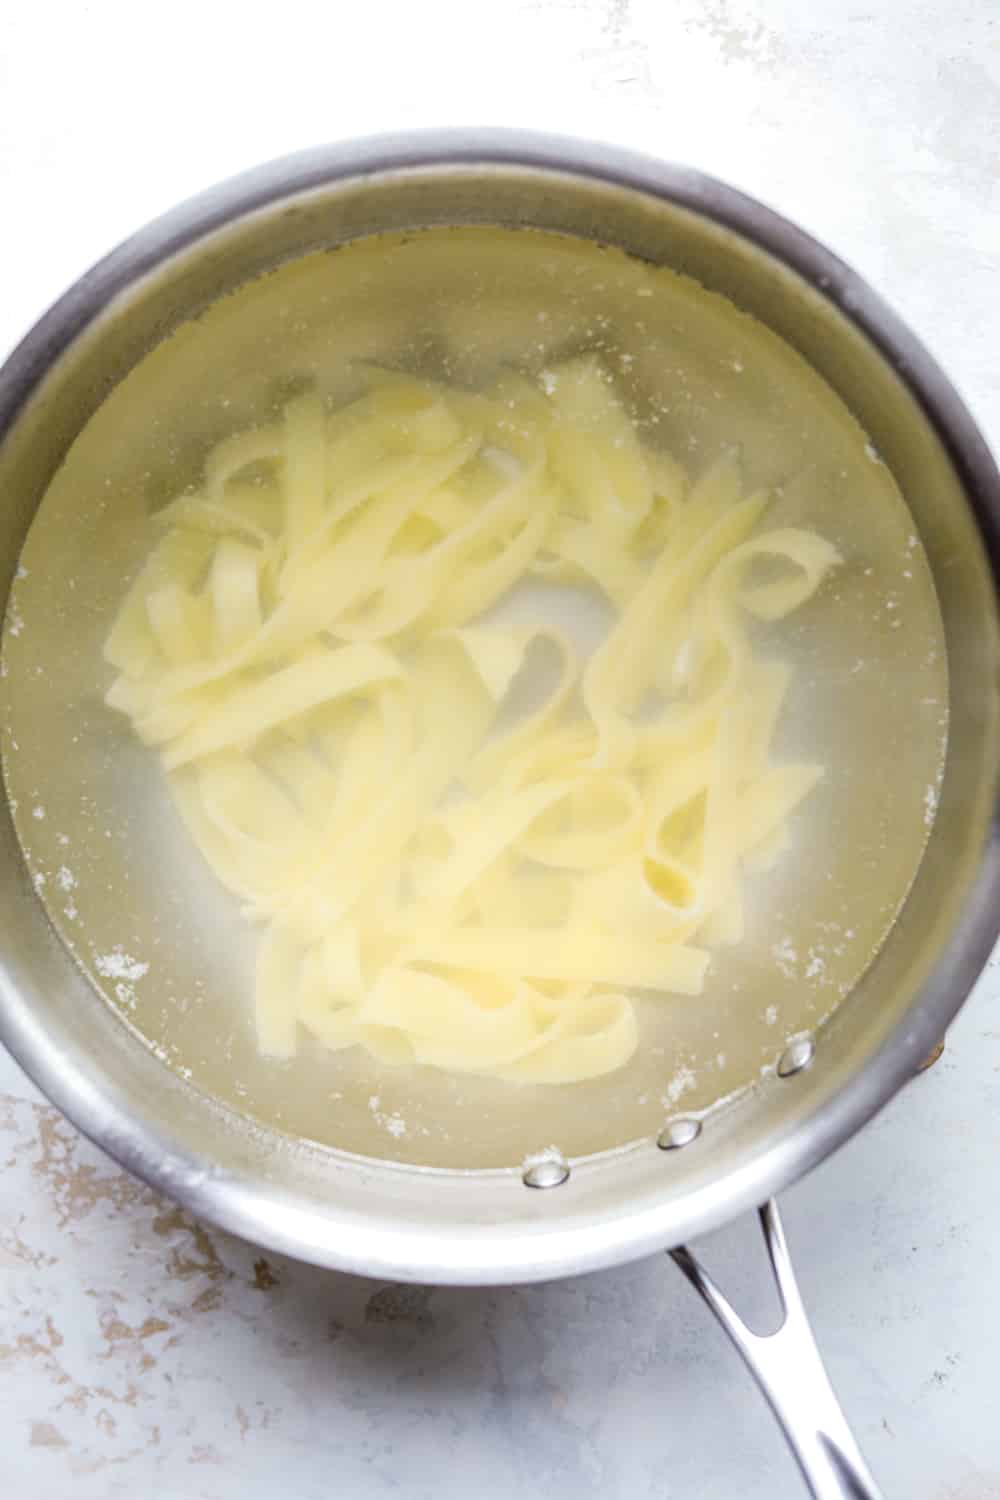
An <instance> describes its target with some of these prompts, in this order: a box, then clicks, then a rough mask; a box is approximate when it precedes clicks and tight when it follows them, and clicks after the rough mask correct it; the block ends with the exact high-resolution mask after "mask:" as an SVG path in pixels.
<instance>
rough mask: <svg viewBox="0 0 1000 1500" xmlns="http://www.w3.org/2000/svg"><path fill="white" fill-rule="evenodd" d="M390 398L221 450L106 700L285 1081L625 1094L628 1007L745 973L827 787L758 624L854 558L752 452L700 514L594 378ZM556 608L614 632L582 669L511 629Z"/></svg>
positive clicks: (677, 475) (137, 597)
mask: <svg viewBox="0 0 1000 1500" xmlns="http://www.w3.org/2000/svg"><path fill="white" fill-rule="evenodd" d="M364 374H365V380H366V385H367V391H366V394H364V395H363V396H361V397H360V398H359V399H358V400H356V401H354V402H353V403H351V404H350V405H348V406H346V407H344V408H342V409H340V410H338V411H336V412H333V413H329V412H328V411H326V410H325V408H324V405H323V402H322V401H321V399H320V397H319V396H318V395H317V394H316V393H315V392H306V393H305V394H303V395H300V396H297V397H296V398H295V399H294V400H292V401H290V402H289V404H288V405H287V407H286V408H285V410H284V413H283V415H282V418H281V420H279V421H277V422H275V423H273V424H272V425H270V426H265V427H259V428H256V429H254V430H253V431H250V432H245V433H240V434H237V435H236V436H234V437H230V438H227V439H225V441H223V442H221V443H219V445H218V446H217V447H216V448H215V449H214V451H213V452H212V453H211V454H210V455H209V456H208V458H207V460H206V462H205V466H204V480H203V485H202V487H201V489H200V490H199V491H198V492H197V493H188V494H184V495H182V496H181V497H180V498H179V499H177V500H175V501H174V502H173V503H172V504H171V505H169V506H167V507H166V509H165V510H163V511H162V512H160V514H159V516H158V518H157V521H158V524H159V526H160V529H161V536H160V540H159V541H158V543H157V544H156V546H155V547H154V548H153V550H152V552H151V554H150V556H149V558H148V560H147V562H146V564H145V566H144V567H143V569H142V571H141V572H140V574H139V576H138V577H137V579H136V580H135V582H134V584H133V585H132V587H131V589H130V591H129V593H128V595H127V597H126V599H125V601H124V603H123V604H122V606H121V609H120V611H119V614H118V617H117V619H116V621H115V624H114V626H113V628H112V630H111V632H110V634H109V636H108V639H107V642H106V644H105V657H106V659H107V661H108V662H109V663H110V665H111V666H113V667H114V668H115V669H116V671H117V672H118V674H119V675H118V676H117V678H116V679H115V681H114V683H113V684H112V686H111V688H110V690H109V691H108V694H107V701H108V703H109V704H110V705H111V706H112V707H113V708H116V709H118V710H120V711H121V712H122V713H124V714H126V715H127V716H128V717H129V719H130V720H131V722H132V725H133V727H134V729H135V732H136V734H137V735H138V736H139V737H140V738H141V739H142V740H143V741H144V742H145V743H146V744H148V745H150V746H153V747H156V749H157V750H158V752H159V754H160V756H161V760H162V764H163V768H164V771H165V773H166V775H167V777H168V779H169V784H170V787H171V789H172V792H173V795H174V798H175V801H176V805H177V807H178V810H179V812H180V814H181V817H182V818H183V820H184V822H185V824H186V826H187V828H188V830H189V832H190V834H191V836H192V838H193V839H194V841H195V843H196V844H197V845H198V847H199V849H200V850H201V852H202V854H203V855H204V857H205V859H206V860H207V861H208V863H209V865H210V866H211V868H212V869H213V871H214V872H215V874H216V876H217V877H218V878H219V880H220V881H222V883H223V884H224V885H225V886H226V887H227V888H228V889H229V890H230V891H232V892H233V893H234V894H235V895H236V896H238V897H239V899H240V901H241V902H242V903H243V907H244V910H245V912H246V915H247V916H248V917H249V918H250V919H251V920H252V921H253V922H255V923H257V924H259V925H260V926H261V927H262V929H263V933H262V937H261V942H260V948H259V953H258V961H257V980H256V1025H257V1038H258V1044H259V1047H260V1050H261V1051H262V1052H263V1053H265V1054H268V1055H271V1056H274V1057H289V1056H291V1055H293V1054H294V1052H295V1051H296V1048H297V1046H298V1044H299V1041H300V1037H301V1035H302V1033H303V1032H304V1033H306V1034H308V1035H310V1036H311V1037H313V1038H314V1039H315V1040H316V1041H317V1042H319V1043H320V1044H322V1045H323V1046H324V1047H327V1048H330V1049H340V1048H345V1047H351V1046H355V1045H361V1046H363V1047H366V1048H368V1049H369V1050H370V1051H371V1052H373V1053H374V1054H375V1055H376V1056H377V1057H379V1058H381V1059H383V1060H385V1061H388V1062H394V1063H404V1062H408V1063H423V1064H427V1065H431V1066H434V1067H437V1068H445V1069H450V1070H453V1071H457V1072H472V1073H481V1074H492V1075H495V1076H499V1077H502V1078H508V1079H519V1080H522V1081H528V1082H532V1083H567V1082H573V1081H576V1080H580V1079H585V1078H591V1077H595V1076H597V1075H599V1074H603V1073H607V1072H610V1071H612V1070H613V1069H616V1068H619V1067H621V1066H622V1065H623V1064H624V1063H626V1062H627V1061H628V1059H629V1057H630V1056H631V1055H632V1053H633V1052H634V1051H635V1048H636V1046H637V1045H638V1025H637V1017H636V1004H635V993H634V992H636V991H640V992H643V993H645V994H649V995H652V996H657V995H660V996H662V995H664V994H674V995H681V996H697V995H698V994H699V993H700V992H701V990H702V987H703V985H704V982H705V974H706V970H707V968H708V965H709V951H708V950H709V948H710V947H712V946H714V945H719V944H726V943H736V942H739V941H740V938H741V936H742V933H743V923H744V917H743V885H744V881H745V879H746V878H747V877H748V876H752V875H753V873H754V872H755V871H759V870H762V869H765V868H768V867H769V865H770V864H772V863H773V862H774V861H775V860H776V859H777V858H779V857H780V855H781V852H782V850H783V848H784V846H785V844H786V843H787V842H788V832H787V825H788V820H789V818H790V816H791V815H792V813H793V812H794V811H795V809H796V807H797V806H798V805H799V803H800V802H801V801H802V799H803V798H804V797H805V796H807V795H808V793H809V792H810V790H811V789H812V788H813V787H814V786H815V784H816V783H817V781H818V780H819V779H820V777H821V776H822V768H821V767H819V766H813V765H779V764H774V763H773V762H772V760H771V755H770V745H771V740H772V735H773V733H774V729H775V725H776V723H777V721H778V717H779V715H780V712H781V707H782V703H783V700H784V698H785V695H786V692H787V689H788V683H789V677H790V672H789V669H788V668H787V667H785V666H783V665H782V664H780V663H775V662H769V661H761V660H759V659H757V658H756V657H755V655H754V652H753V650H752V647H751V637H750V635H749V633H748V617H752V618H756V619H758V620H763V621H774V620H779V619H781V618H783V617H784V616H785V615H787V614H789V613H790V612H791V611H792V610H795V609H798V608H799V607H800V606H802V605H803V604H804V603H805V602H806V601H807V600H808V599H809V598H810V597H811V596H812V595H813V594H814V593H815V591H816V590H817V589H818V588H819V586H820V584H821V582H822V580H823V578H824V576H825V575H826V573H827V572H828V571H829V569H830V568H831V567H832V566H833V565H834V564H835V563H836V562H837V561H838V557H837V553H836V552H835V550H834V548H833V547H831V546H830V545H829V543H827V542H826V541H824V540H823V539H822V538H821V537H819V536H817V535H816V534H814V533H812V532H808V531H802V530H797V529H795V528H790V527H782V528H781V529H777V530H772V531H769V532H761V531H760V530H759V529H758V527H759V523H760V521H761V519H762V517H763V516H764V513H765V511H766V508H767V502H768V497H767V496H766V495H765V494H756V495H750V496H744V495H743V492H742V483H741V475H740V470H739V465H738V463H737V461H736V458H735V456H734V455H731V454H730V455H726V456H724V457H723V458H722V459H720V460H719V461H717V462H716V463H714V464H713V465H712V466H711V467H710V468H709V469H708V470H707V471H706V472H705V473H704V474H702V475H701V476H700V478H698V479H697V481H696V482H695V483H694V484H693V485H690V486H689V485H688V481H687V477H686V475H685V473H684V471H683V469H682V468H681V466H680V465H679V464H677V463H676V462H675V461H674V460H673V459H671V458H670V457H669V456H668V455H666V454H663V453H659V452H656V451H653V450H651V449H649V448H648V447H646V446H644V445H643V443H642V442H641V441H640V438H639V435H638V432H637V429H636V427H635V426H634V424H633V423H632V421H631V420H630V418H629V417H628V415H627V413H626V411H625V409H624V406H623V405H622V403H621V401H620V400H619V398H618V396H617V394H616V392H615V390H614V386H613V384H612V383H611V382H610V380H609V378H608V376H607V374H606V372H605V371H604V370H603V369H602V367H601V366H600V364H599V363H598V361H597V360H596V359H594V358H591V357H583V358H579V359H576V360H573V361H570V362H568V363H567V364H564V365H562V366H560V367H558V368H557V369H555V370H553V371H550V372H547V373H546V375H545V377H544V379H543V382H542V385H541V386H538V385H536V384H534V383H533V382H531V381H528V380H527V379H524V378H522V377H520V376H516V375H513V374H508V375H505V376H503V377H501V379H499V380H498V381H497V382H496V384H495V386H494V388H493V389H492V390H489V391H486V392H478V393H473V392H469V391H461V390H457V389H452V388H448V387H444V386H440V385H436V384H433V383H431V382H427V381H418V380H416V379H414V378H412V377H409V376H405V375H401V374H398V373H395V372H392V371H387V370H378V369H369V370H367V371H365V372H364ZM761 559H763V560H766V566H765V567H764V568H763V569H762V568H761V567H760V566H758V564H759V562H760V560H761ZM532 579H533V580H535V582H536V584H544V585H545V586H546V587H552V586H558V585H559V584H560V583H569V584H572V585H574V586H577V587H579V586H580V585H581V584H584V585H586V586H587V587H589V588H591V589H593V590H596V591H598V593H599V594H600V595H601V596H603V598H604V599H606V601H607V602H608V604H609V605H610V606H611V607H612V608H613V609H614V611H615V621H614V624H613V625H612V627H611V629H610V630H609V631H608V633H607V635H606V636H605V638H604V640H603V641H602V642H601V644H600V645H599V646H598V647H597V649H596V650H595V651H594V652H593V654H592V655H591V656H590V657H589V659H587V660H585V661H581V660H580V658H579V654H578V652H577V649H576V648H575V646H574V644H573V642H572V641H570V640H569V639H568V638H567V637H566V636H564V635H563V634H562V633H561V632H560V631H558V630H555V629H552V628H549V627H548V626H546V625H542V624H539V625H537V626H524V625H517V626H512V625H501V624H498V623H495V622H491V621H490V619H489V618H488V617H486V618H484V617H485V616H487V611H489V610H490V609H491V608H492V606H494V605H495V604H497V603H498V602H499V601H501V600H503V599H504V598H505V596H507V595H508V594H509V593H510V591H511V590H512V589H514V588H515V587H517V586H518V585H520V584H522V583H523V582H525V581H531V580H532ZM553 664H554V665H553ZM539 673H541V676H542V677H545V678H547V686H545V689H544V691H541V692H538V691H536V692H535V693H534V695H533V697H532V698H531V701H530V706H528V707H524V706H523V700H524V699H525V697H526V696H527V695H526V692H525V689H526V686H527V685H530V683H531V682H534V681H536V679H537V678H538V677H539ZM536 686H537V683H536Z"/></svg>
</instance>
